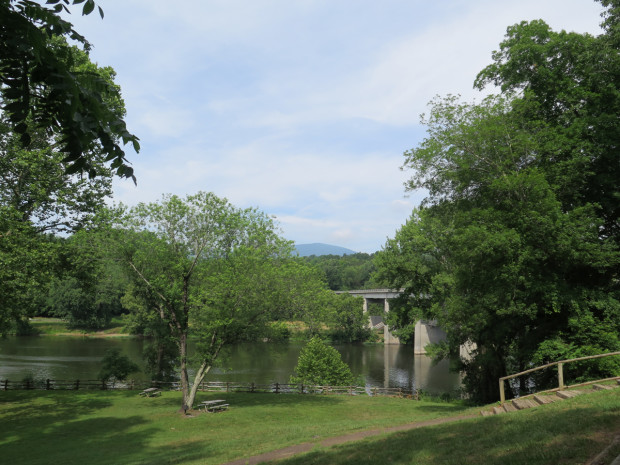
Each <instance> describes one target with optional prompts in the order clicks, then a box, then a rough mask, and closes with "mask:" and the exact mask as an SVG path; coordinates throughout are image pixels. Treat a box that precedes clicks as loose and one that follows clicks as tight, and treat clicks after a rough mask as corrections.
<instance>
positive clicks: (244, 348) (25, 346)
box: [0, 336, 460, 393]
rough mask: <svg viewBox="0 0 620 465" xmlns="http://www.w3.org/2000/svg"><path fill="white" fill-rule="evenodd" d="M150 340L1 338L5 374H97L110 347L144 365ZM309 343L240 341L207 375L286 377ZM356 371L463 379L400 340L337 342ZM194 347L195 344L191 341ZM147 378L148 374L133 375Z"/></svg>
mask: <svg viewBox="0 0 620 465" xmlns="http://www.w3.org/2000/svg"><path fill="white" fill-rule="evenodd" d="M143 344H144V341H142V340H139V339H130V338H114V339H102V338H79V337H60V336H48V337H36V336H35V337H9V338H7V339H0V380H2V379H9V380H15V381H19V380H21V379H23V378H24V377H26V376H29V375H32V376H33V377H34V378H35V379H47V378H49V379H56V380H61V379H62V380H70V379H96V378H97V373H98V372H99V370H100V362H101V358H102V357H103V355H104V353H105V351H106V350H107V349H110V348H118V349H120V350H121V352H122V353H123V354H125V355H126V356H128V357H129V358H131V359H132V360H133V361H134V362H136V363H137V364H138V365H142V364H143V362H142V348H143ZM302 347H303V343H293V342H291V343H289V344H271V343H252V344H239V345H235V346H232V347H230V348H229V350H228V351H227V353H226V354H225V355H224V356H223V357H222V359H221V365H222V366H221V367H217V368H214V369H212V370H211V373H209V375H207V378H206V379H207V380H210V381H238V382H255V383H257V384H266V383H273V382H279V383H286V382H288V379H289V377H290V376H291V374H292V373H293V369H294V367H295V365H296V364H297V358H298V356H299V351H300V350H301V348H302ZM334 347H335V348H336V349H338V351H339V352H340V354H341V355H342V359H343V360H344V361H345V362H346V363H347V364H348V365H349V366H350V367H351V370H352V371H353V373H354V374H355V375H356V376H362V377H363V378H364V379H365V381H366V385H367V386H378V387H402V388H404V389H413V388H417V389H424V390H426V391H429V392H434V393H442V392H447V391H452V390H455V389H457V388H458V387H459V385H460V378H459V375H458V374H456V373H451V372H450V371H449V365H448V362H447V361H444V362H441V363H439V364H438V365H436V366H433V365H432V363H431V360H430V359H429V358H428V357H426V356H423V355H414V354H413V347H411V346H398V345H385V346H383V345H362V344H341V345H335V346H334ZM190 350H191V347H190ZM132 377H133V378H135V379H145V375H144V374H142V373H137V374H134V375H132Z"/></svg>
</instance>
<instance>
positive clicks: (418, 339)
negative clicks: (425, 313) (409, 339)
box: [413, 320, 446, 355]
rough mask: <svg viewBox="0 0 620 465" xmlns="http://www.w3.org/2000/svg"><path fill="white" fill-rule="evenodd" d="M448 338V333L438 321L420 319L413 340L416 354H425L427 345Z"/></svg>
mask: <svg viewBox="0 0 620 465" xmlns="http://www.w3.org/2000/svg"><path fill="white" fill-rule="evenodd" d="M445 340H446V333H445V332H444V330H442V329H441V328H440V327H439V326H437V322H436V321H423V320H418V322H417V323H416V324H415V334H414V342H413V353H414V354H416V355H425V354H426V346H427V345H428V344H433V343H437V342H441V341H445Z"/></svg>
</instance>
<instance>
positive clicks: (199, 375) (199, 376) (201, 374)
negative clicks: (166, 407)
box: [187, 362, 211, 408]
mask: <svg viewBox="0 0 620 465" xmlns="http://www.w3.org/2000/svg"><path fill="white" fill-rule="evenodd" d="M210 369H211V365H207V362H202V365H200V368H198V371H197V372H196V376H195V377H194V384H192V388H191V389H190V391H189V396H188V399H187V405H188V406H189V407H190V408H191V407H192V406H193V405H194V401H195V400H196V392H197V391H198V388H199V387H200V383H202V380H203V379H204V378H205V376H206V374H207V373H209V370H210Z"/></svg>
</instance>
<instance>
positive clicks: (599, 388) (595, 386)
mask: <svg viewBox="0 0 620 465" xmlns="http://www.w3.org/2000/svg"><path fill="white" fill-rule="evenodd" d="M613 388H614V387H613V386H611V385H609V384H593V385H592V389H594V390H595V391H607V390H609V389H613Z"/></svg>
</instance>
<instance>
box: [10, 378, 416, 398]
mask: <svg viewBox="0 0 620 465" xmlns="http://www.w3.org/2000/svg"><path fill="white" fill-rule="evenodd" d="M151 387H156V388H159V389H162V390H168V391H179V390H181V385H180V383H178V382H160V381H128V382H122V383H120V382H110V381H101V380H79V379H76V380H52V379H45V380H28V379H26V380H23V381H10V380H8V379H4V380H0V390H3V391H8V390H32V389H37V390H48V391H51V390H72V391H77V390H85V389H89V390H114V389H117V390H118V389H120V390H140V391H142V390H144V389H146V388H151ZM198 390H199V391H204V392H256V393H258V392H263V393H273V394H332V395H349V396H357V395H368V396H395V397H412V398H415V399H418V398H419V394H418V391H417V390H406V389H402V388H381V387H369V386H316V385H307V384H284V383H273V384H256V383H236V382H224V381H208V382H207V381H203V382H202V383H200V387H199V389H198Z"/></svg>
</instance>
